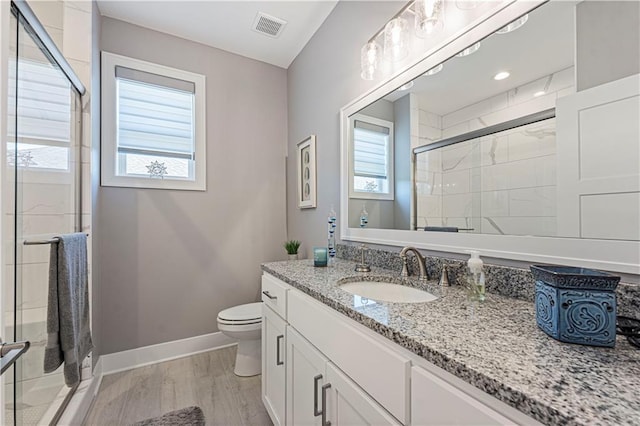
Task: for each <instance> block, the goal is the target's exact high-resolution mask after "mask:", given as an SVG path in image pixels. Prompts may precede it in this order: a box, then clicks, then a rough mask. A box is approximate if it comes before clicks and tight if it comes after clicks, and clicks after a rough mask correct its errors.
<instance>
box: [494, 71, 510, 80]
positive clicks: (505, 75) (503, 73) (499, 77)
mask: <svg viewBox="0 0 640 426" xmlns="http://www.w3.org/2000/svg"><path fill="white" fill-rule="evenodd" d="M510 75H511V74H509V73H508V72H507V71H500V72H499V73H498V74H496V75H494V76H493V79H494V80H498V81H500V80H504V79H505V78H508V77H509V76H510Z"/></svg>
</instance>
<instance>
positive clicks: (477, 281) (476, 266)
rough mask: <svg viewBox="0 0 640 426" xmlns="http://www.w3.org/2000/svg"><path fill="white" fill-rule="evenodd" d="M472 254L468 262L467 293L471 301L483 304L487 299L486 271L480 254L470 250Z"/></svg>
mask: <svg viewBox="0 0 640 426" xmlns="http://www.w3.org/2000/svg"><path fill="white" fill-rule="evenodd" d="M467 253H470V254H471V257H470V258H469V261H468V262H467V267H468V270H467V291H468V293H469V299H470V300H472V301H479V302H482V301H483V300H484V299H485V286H484V271H483V266H484V265H483V262H482V259H480V253H479V252H478V251H475V250H468V251H467Z"/></svg>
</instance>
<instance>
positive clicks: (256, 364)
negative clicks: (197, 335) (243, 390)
mask: <svg viewBox="0 0 640 426" xmlns="http://www.w3.org/2000/svg"><path fill="white" fill-rule="evenodd" d="M218 329H219V330H220V331H221V332H222V333H223V334H225V335H227V336H229V337H232V338H234V339H236V340H238V352H237V355H236V366H235V368H234V370H233V372H234V373H235V374H236V375H237V376H243V377H246V376H255V375H257V374H260V373H261V370H262V363H261V362H260V360H261V352H262V350H261V345H260V340H261V339H260V338H261V333H262V302H257V303H247V304H246V305H238V306H234V307H232V308H229V309H225V310H223V311H220V313H219V314H218Z"/></svg>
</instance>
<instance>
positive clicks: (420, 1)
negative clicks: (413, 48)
mask: <svg viewBox="0 0 640 426" xmlns="http://www.w3.org/2000/svg"><path fill="white" fill-rule="evenodd" d="M414 12H415V16H416V18H415V20H416V22H415V25H416V36H418V37H426V36H428V35H431V34H434V33H436V32H438V31H440V30H441V29H442V28H443V27H444V0H416V2H415V10H414Z"/></svg>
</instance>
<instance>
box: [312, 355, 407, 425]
mask: <svg viewBox="0 0 640 426" xmlns="http://www.w3.org/2000/svg"><path fill="white" fill-rule="evenodd" d="M381 368H383V367H382V366H381ZM372 374H375V372H374V373H372ZM323 392H326V398H327V406H326V410H327V414H328V418H329V420H330V421H331V426H352V425H399V424H400V423H399V422H398V421H397V420H396V419H395V418H394V417H393V416H392V415H391V414H389V413H388V412H387V411H386V410H385V409H384V408H382V407H381V406H380V404H378V403H377V402H376V401H375V400H374V399H373V398H371V397H370V396H369V395H368V394H367V393H366V392H365V391H363V390H362V389H361V388H360V387H359V386H358V385H356V384H355V383H354V382H353V381H351V379H349V378H348V377H347V376H345V375H344V374H343V373H342V372H341V371H340V370H338V369H337V368H336V366H334V365H333V364H332V363H327V383H326V384H325V385H324V386H323ZM321 396H322V395H321ZM323 426H325V425H323Z"/></svg>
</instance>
